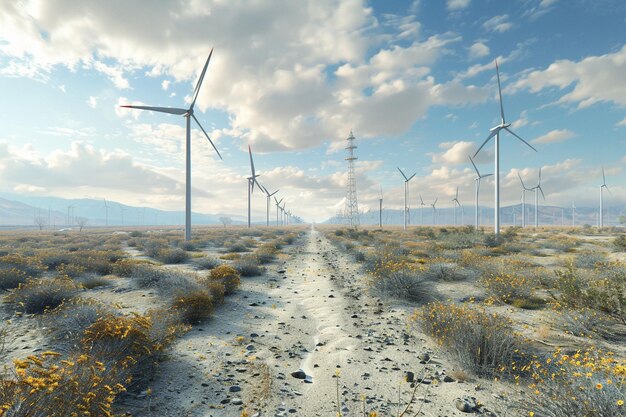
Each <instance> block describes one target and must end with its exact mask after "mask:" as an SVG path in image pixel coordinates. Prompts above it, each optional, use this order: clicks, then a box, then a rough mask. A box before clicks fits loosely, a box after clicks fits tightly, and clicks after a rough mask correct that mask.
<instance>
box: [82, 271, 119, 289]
mask: <svg viewBox="0 0 626 417" xmlns="http://www.w3.org/2000/svg"><path fill="white" fill-rule="evenodd" d="M74 282H77V283H78V284H80V285H81V286H82V287H83V288H85V289H88V290H93V289H94V288H99V287H106V286H108V285H111V284H112V283H113V279H112V278H111V277H109V276H106V277H103V276H100V275H97V274H83V275H81V276H79V277H78V278H75V279H74Z"/></svg>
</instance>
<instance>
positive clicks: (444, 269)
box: [424, 262, 472, 282]
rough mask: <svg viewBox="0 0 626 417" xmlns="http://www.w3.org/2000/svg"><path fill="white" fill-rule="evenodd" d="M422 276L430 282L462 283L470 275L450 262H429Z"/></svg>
mask: <svg viewBox="0 0 626 417" xmlns="http://www.w3.org/2000/svg"><path fill="white" fill-rule="evenodd" d="M424 274H425V275H426V276H427V277H428V278H429V279H430V280H433V281H446V282H455V281H462V280H464V279H466V278H468V277H469V276H470V275H472V274H471V273H469V272H468V271H463V270H462V269H461V268H459V267H458V266H457V265H455V264H453V263H450V262H429V263H428V264H427V266H426V270H425V271H424Z"/></svg>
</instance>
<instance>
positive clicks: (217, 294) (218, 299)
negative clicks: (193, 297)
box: [205, 279, 226, 304]
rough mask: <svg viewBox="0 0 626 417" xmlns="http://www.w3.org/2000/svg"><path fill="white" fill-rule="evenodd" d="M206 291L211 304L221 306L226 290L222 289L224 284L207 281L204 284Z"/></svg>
mask: <svg viewBox="0 0 626 417" xmlns="http://www.w3.org/2000/svg"><path fill="white" fill-rule="evenodd" d="M205 286H206V289H207V290H208V291H209V293H210V294H211V297H213V302H214V303H215V304H222V303H223V302H224V295H225V294H226V288H224V284H222V283H221V282H220V281H212V280H210V279H207V281H206V283H205Z"/></svg>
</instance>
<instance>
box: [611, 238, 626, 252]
mask: <svg viewBox="0 0 626 417" xmlns="http://www.w3.org/2000/svg"><path fill="white" fill-rule="evenodd" d="M613 246H615V249H617V250H618V251H622V252H623V251H626V235H620V236H618V237H616V238H615V239H613Z"/></svg>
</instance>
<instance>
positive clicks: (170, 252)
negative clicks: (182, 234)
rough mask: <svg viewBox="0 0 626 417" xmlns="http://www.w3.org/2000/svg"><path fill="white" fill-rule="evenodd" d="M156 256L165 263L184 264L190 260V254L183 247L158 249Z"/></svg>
mask: <svg viewBox="0 0 626 417" xmlns="http://www.w3.org/2000/svg"><path fill="white" fill-rule="evenodd" d="M154 258H156V259H157V260H159V261H161V262H163V263H164V264H182V263H184V262H187V261H188V260H189V254H188V253H187V252H186V251H185V250H183V249H181V248H162V249H159V250H157V251H156V253H155V254H154Z"/></svg>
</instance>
